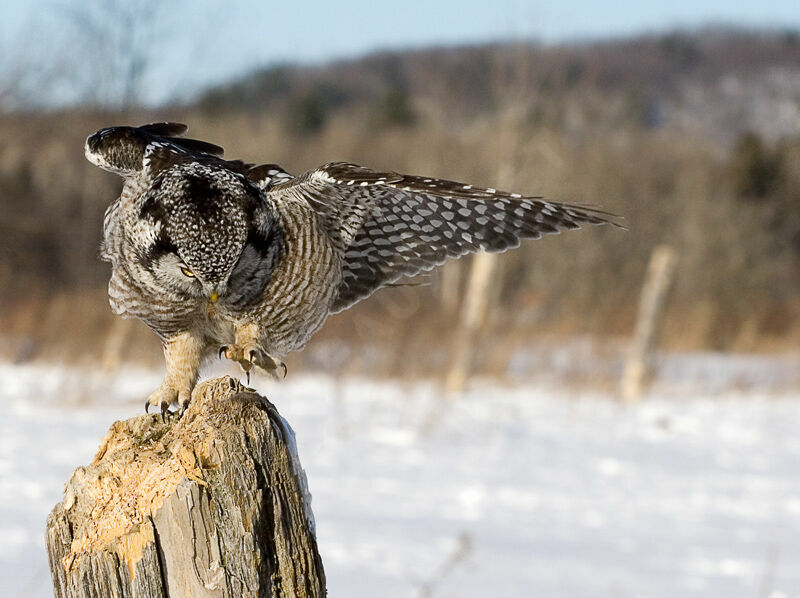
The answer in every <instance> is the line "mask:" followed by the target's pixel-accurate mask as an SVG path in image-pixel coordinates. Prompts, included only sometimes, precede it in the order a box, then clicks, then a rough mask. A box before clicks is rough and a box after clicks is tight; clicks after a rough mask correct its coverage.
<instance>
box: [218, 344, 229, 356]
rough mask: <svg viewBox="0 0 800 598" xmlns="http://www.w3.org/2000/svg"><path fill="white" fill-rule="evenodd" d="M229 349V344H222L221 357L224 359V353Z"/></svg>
mask: <svg viewBox="0 0 800 598" xmlns="http://www.w3.org/2000/svg"><path fill="white" fill-rule="evenodd" d="M227 350H228V345H222V346H221V347H220V348H219V359H222V355H223V353H225V351H227Z"/></svg>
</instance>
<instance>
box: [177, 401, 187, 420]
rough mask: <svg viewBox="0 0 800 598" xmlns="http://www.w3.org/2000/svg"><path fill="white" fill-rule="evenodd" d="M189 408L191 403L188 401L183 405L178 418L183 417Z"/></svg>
mask: <svg viewBox="0 0 800 598" xmlns="http://www.w3.org/2000/svg"><path fill="white" fill-rule="evenodd" d="M188 408H189V403H186V404H185V405H183V406H182V407H181V410H180V412H179V413H178V419H180V418H182V417H183V414H184V413H186V410H187V409H188Z"/></svg>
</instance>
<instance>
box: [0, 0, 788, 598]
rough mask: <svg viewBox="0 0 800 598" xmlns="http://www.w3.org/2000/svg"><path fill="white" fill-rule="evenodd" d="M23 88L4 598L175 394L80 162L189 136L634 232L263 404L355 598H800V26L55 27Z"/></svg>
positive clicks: (11, 133)
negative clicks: (405, 175) (149, 137)
mask: <svg viewBox="0 0 800 598" xmlns="http://www.w3.org/2000/svg"><path fill="white" fill-rule="evenodd" d="M0 55H2V56H3V59H2V61H0V208H1V209H0V289H2V298H3V299H2V306H3V309H2V310H0V340H2V343H0V401H3V407H4V408H5V409H6V413H7V417H6V418H5V419H4V420H3V422H2V423H0V505H2V506H3V509H2V512H0V532H1V533H0V536H2V537H4V538H5V540H4V541H3V542H0V567H2V568H6V567H7V568H8V571H11V570H14V571H16V572H17V574H15V575H14V576H11V575H2V576H0V577H2V578H3V579H2V580H0V589H4V590H5V591H4V592H3V593H4V595H20V596H31V595H42V596H46V595H48V594H49V592H50V589H49V588H50V584H49V580H48V578H47V573H46V571H47V569H46V562H45V557H44V551H43V547H42V544H41V534H42V530H43V525H44V516H45V514H46V513H47V511H48V509H49V508H50V507H51V506H52V504H53V503H54V502H55V501H57V500H59V496H60V494H59V492H60V489H61V484H62V482H63V481H64V480H65V479H66V477H67V475H68V474H69V472H70V471H71V470H72V468H73V467H75V466H77V465H79V464H82V463H86V462H87V461H88V460H89V459H90V457H91V454H92V451H93V449H94V447H96V445H97V442H98V440H99V438H100V436H101V435H102V433H103V431H104V430H105V428H106V427H107V426H108V425H109V424H110V422H111V421H112V420H113V419H114V418H126V417H130V416H132V415H136V414H138V413H139V409H140V404H141V403H142V402H143V401H144V398H145V397H146V396H147V395H148V394H149V392H150V391H151V390H152V389H153V388H155V387H156V386H157V385H158V383H159V376H160V375H161V372H162V371H163V358H162V355H161V350H160V347H159V344H158V342H157V339H156V338H155V336H154V335H153V334H152V333H151V332H150V331H149V330H147V328H146V327H145V326H144V325H142V324H141V323H139V322H135V321H128V320H122V319H119V318H116V317H114V316H113V315H112V314H111V312H110V309H109V307H108V303H107V297H106V284H107V279H108V276H109V266H108V264H105V263H102V262H100V261H99V260H98V258H97V254H98V249H97V248H98V244H99V241H100V238H101V224H102V216H103V212H104V210H105V208H106V207H107V206H108V205H109V203H110V202H111V201H113V200H114V199H115V198H116V197H117V196H118V194H119V192H120V189H121V180H120V179H119V178H118V177H116V176H114V175H112V174H109V173H106V172H103V171H101V170H99V169H97V168H96V167H94V166H92V165H90V164H89V163H88V162H87V161H86V160H85V159H84V156H83V142H84V139H85V138H86V136H87V135H89V134H90V133H92V132H94V131H95V130H97V129H99V128H101V127H104V126H110V125H119V124H132V125H136V124H143V123H146V122H152V121H161V120H177V121H180V122H185V123H187V124H188V125H189V126H190V135H191V136H192V137H196V138H199V139H204V140H207V141H210V142H213V143H215V144H218V145H222V146H223V147H225V148H226V157H228V158H241V159H244V160H247V161H251V162H256V163H262V162H275V163H278V164H281V165H282V166H283V167H284V168H286V169H287V170H288V171H290V172H293V173H295V174H299V173H301V172H303V171H305V170H308V169H311V168H314V167H316V166H318V165H320V164H323V163H325V162H329V161H335V160H344V161H350V162H355V163H358V164H364V165H367V166H370V167H374V168H379V169H390V170H397V171H400V172H410V173H416V174H424V175H430V176H436V177H442V178H450V179H455V180H460V181H465V182H469V183H473V184H476V185H482V186H487V187H499V188H503V189H508V190H511V191H516V192H520V193H524V194H529V195H543V196H545V197H548V198H552V199H555V200H559V201H565V202H570V203H579V204H591V205H595V206H599V207H602V208H603V209H606V210H608V211H611V212H614V213H616V214H620V215H622V216H623V217H624V219H625V221H624V222H625V226H626V227H627V229H628V230H627V231H624V230H619V229H614V228H611V227H601V228H594V229H591V230H582V231H577V232H570V233H567V234H564V235H558V236H549V237H547V238H545V239H542V240H540V241H535V242H528V243H523V245H522V246H521V247H520V248H519V249H517V250H514V251H512V252H509V253H507V254H503V255H500V256H498V257H496V258H494V259H491V260H479V259H473V258H465V259H462V260H459V261H457V262H450V263H448V264H447V265H445V266H444V267H443V268H441V269H439V270H437V271H435V272H433V273H431V274H430V275H427V276H422V277H419V278H418V279H416V280H415V281H414V282H417V283H421V284H419V285H417V286H410V287H403V288H396V289H387V290H382V291H379V292H378V293H377V294H376V295H374V296H373V297H372V298H370V299H369V300H367V301H365V302H362V303H361V304H359V305H357V306H356V307H355V308H353V309H351V310H349V311H347V312H344V313H342V314H339V315H336V316H334V317H332V318H330V319H329V320H328V322H327V323H326V325H325V327H324V328H323V329H322V331H321V332H319V333H318V334H317V335H316V337H315V338H314V339H313V340H312V341H311V343H310V344H309V346H308V347H307V348H306V350H305V351H303V352H302V353H298V354H295V355H292V356H290V358H289V360H288V361H287V363H288V366H289V372H290V375H289V378H288V379H287V380H286V381H285V382H283V383H281V384H274V383H272V382H271V381H269V380H257V381H256V385H257V387H258V388H259V389H260V390H263V391H264V392H265V393H266V394H267V395H268V396H270V397H271V399H272V400H273V401H274V402H276V404H277V405H278V407H279V408H280V410H281V412H282V413H283V414H284V416H285V417H287V419H288V420H289V421H290V422H291V423H292V425H293V426H294V427H295V429H296V431H297V434H298V438H299V442H300V454H301V459H302V460H303V462H304V464H305V465H306V468H307V471H308V474H309V480H310V487H311V491H312V493H314V496H315V504H314V509H315V513H316V514H317V524H318V530H319V534H320V547H321V552H322V556H323V561H324V562H325V565H326V570H327V572H328V577H329V582H330V592H331V595H332V596H336V595H352V596H356V595H359V596H360V595H364V596H367V595H376V594H379V595H385V596H437V597H438V596H482V595H486V594H487V593H488V592H489V591H493V592H495V593H497V591H498V588H501V590H502V591H500V594H502V595H508V596H525V595H531V594H532V593H533V594H535V595H542V596H597V595H601V594H602V595H612V596H674V595H682V596H721V595H725V596H734V595H735V596H773V597H777V596H800V572H798V570H797V568H796V567H794V566H793V565H792V563H793V562H795V563H796V562H797V559H798V558H800V536H798V533H800V500H798V499H797V496H800V480H798V479H797V475H796V464H797V462H798V461H797V459H798V457H800V441H798V439H797V435H796V433H795V430H796V428H797V424H798V423H800V420H798V416H797V413H798V407H800V393H799V392H798V389H800V369H799V368H798V364H800V353H798V348H797V346H798V342H800V10H798V8H797V6H796V5H795V3H793V2H789V1H785V2H784V1H777V0H774V1H765V2H760V3H757V4H746V3H738V4H737V3H730V2H721V1H716V0H703V1H698V2H694V3H691V4H689V3H677V2H666V1H655V2H650V3H646V4H642V3H636V2H627V1H626V2H621V3H617V4H616V5H615V6H614V7H613V8H612V7H609V6H600V5H598V4H596V3H591V2H587V1H586V0H569V1H566V2H561V3H559V4H558V6H555V5H551V4H549V3H544V2H538V1H533V0H531V1H524V0H497V1H496V2H493V3H481V2H463V1H456V0H442V1H440V2H436V3H430V2H423V1H422V0H408V1H407V2H404V3H400V4H398V3H382V2H366V1H365V0H358V1H355V2H351V3H348V4H347V5H340V4H331V3H320V2H306V3H300V4H299V5H292V4H286V3H284V4H279V3H261V2H256V1H255V0H236V1H232V2H227V3H225V4H224V5H223V4H222V3H216V2H212V1H210V0H200V1H196V2H186V1H181V0H177V1H172V2H163V1H162V2H156V1H154V0H127V1H125V2H122V1H119V0H104V1H101V0H87V1H85V2H77V1H70V0H64V1H61V2H51V1H44V0H40V1H32V2H28V3H14V4H13V5H9V6H6V7H4V19H3V21H2V22H1V23H0ZM659 247H660V248H662V249H661V250H660V251H662V252H666V253H662V254H661V255H662V256H663V255H667V256H668V259H667V262H668V264H669V265H667V266H665V264H664V263H663V262H662V264H661V265H662V266H664V267H663V268H662V269H661V271H660V274H659V269H658V265H657V264H658V259H657V258H656V257H654V256H657V255H659V253H658V252H655V254H654V250H655V249H656V248H659ZM651 260H652V263H651ZM648 272H650V274H648ZM659 276H660V277H661V278H660V279H659ZM648 279H649V280H650V283H649V287H648V284H647V281H648ZM643 288H645V289H647V288H649V289H650V290H649V291H647V290H646V291H645V292H644V294H643ZM648 297H649V299H648ZM637 320H638V324H637ZM637 330H638V333H637ZM637 334H638V337H637ZM637 338H638V340H635V339H637ZM632 351H633V353H632ZM626 362H627V365H626ZM637 367H639V369H640V370H641V371H640V372H639V373H640V374H641V375H640V376H639V378H640V379H641V383H640V384H637V387H636V391H635V392H632V393H629V394H627V395H626V394H625V392H624V391H621V390H620V389H621V387H624V384H623V382H622V380H623V377H624V375H625V372H626V371H629V372H630V371H636V368H637ZM223 372H226V373H232V374H234V375H235V374H236V372H235V371H234V370H226V369H225V366H224V365H222V364H218V365H214V366H212V367H211V368H210V369H209V370H208V371H207V374H209V375H210V374H214V373H223ZM621 392H622V394H623V395H624V397H625V398H626V399H628V400H627V401H624V402H621V401H620V400H619V399H620V394H621ZM581 574H582V575H581ZM497 577H502V579H503V581H502V583H501V582H499V581H498V579H497Z"/></svg>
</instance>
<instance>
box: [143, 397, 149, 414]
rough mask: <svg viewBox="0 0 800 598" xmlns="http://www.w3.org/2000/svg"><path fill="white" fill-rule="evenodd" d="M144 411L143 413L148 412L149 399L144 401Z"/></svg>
mask: <svg viewBox="0 0 800 598" xmlns="http://www.w3.org/2000/svg"><path fill="white" fill-rule="evenodd" d="M144 412H145V413H150V400H149V399H148V400H147V401H145V402H144Z"/></svg>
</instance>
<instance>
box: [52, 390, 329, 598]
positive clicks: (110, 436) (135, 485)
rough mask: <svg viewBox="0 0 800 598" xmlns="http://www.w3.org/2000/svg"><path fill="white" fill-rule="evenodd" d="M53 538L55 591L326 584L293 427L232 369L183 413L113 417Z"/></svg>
mask: <svg viewBox="0 0 800 598" xmlns="http://www.w3.org/2000/svg"><path fill="white" fill-rule="evenodd" d="M46 544H47V551H48V556H49V560H50V570H51V574H52V578H53V586H54V594H55V596H57V597H58V598H67V597H70V598H71V597H78V596H80V597H82V598H83V597H86V598H88V597H98V598H99V597H103V596H118V597H131V598H155V597H159V598H160V597H166V596H169V597H170V598H178V597H182V596H186V597H203V598H205V597H214V598H228V597H230V598H233V597H238V596H269V597H279V596H280V597H284V596H285V597H290V596H291V597H294V596H300V597H304V598H305V597H308V598H312V597H322V596H325V593H326V591H325V574H324V572H323V568H322V561H321V560H320V557H319V553H318V552H317V543H316V538H315V536H314V519H313V515H312V514H311V509H310V496H309V494H308V490H307V488H306V479H305V473H304V472H303V469H302V468H301V466H300V462H299V460H298V457H297V451H296V445H295V440H294V433H293V432H292V429H291V428H290V427H289V425H288V424H287V423H286V421H284V420H283V418H281V416H280V415H279V414H278V412H277V411H276V409H275V407H274V406H273V405H272V404H271V403H270V402H269V401H268V400H266V399H265V398H263V397H261V396H259V395H258V394H256V393H255V391H252V390H251V389H248V388H246V387H243V386H242V385H241V384H240V383H239V382H238V381H235V380H234V379H232V378H228V377H223V378H216V379H213V380H209V381H207V382H204V383H201V384H199V385H198V386H197V388H196V389H195V391H194V393H193V395H192V402H191V404H190V406H189V409H188V410H187V411H186V413H185V414H184V415H183V417H181V418H180V419H177V420H175V419H174V418H173V419H172V420H171V421H169V420H168V421H167V422H163V421H162V419H161V416H160V415H141V416H139V417H134V418H132V419H129V420H127V421H123V422H116V423H114V424H113V425H112V426H111V429H110V430H109V431H108V433H107V434H106V436H105V438H103V440H102V442H101V444H100V448H99V449H98V451H97V455H96V456H95V458H94V460H93V461H92V463H91V464H90V465H88V466H87V467H79V468H78V469H76V470H75V472H74V473H73V474H72V477H71V478H70V480H69V481H68V482H67V484H66V488H65V496H64V500H63V501H62V502H61V503H59V504H57V505H56V506H55V508H54V509H53V511H52V512H51V513H50V516H49V517H48V518H47V534H46Z"/></svg>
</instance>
